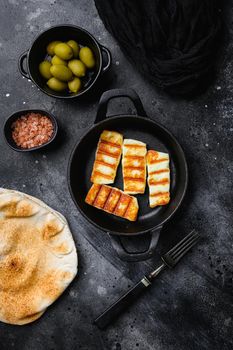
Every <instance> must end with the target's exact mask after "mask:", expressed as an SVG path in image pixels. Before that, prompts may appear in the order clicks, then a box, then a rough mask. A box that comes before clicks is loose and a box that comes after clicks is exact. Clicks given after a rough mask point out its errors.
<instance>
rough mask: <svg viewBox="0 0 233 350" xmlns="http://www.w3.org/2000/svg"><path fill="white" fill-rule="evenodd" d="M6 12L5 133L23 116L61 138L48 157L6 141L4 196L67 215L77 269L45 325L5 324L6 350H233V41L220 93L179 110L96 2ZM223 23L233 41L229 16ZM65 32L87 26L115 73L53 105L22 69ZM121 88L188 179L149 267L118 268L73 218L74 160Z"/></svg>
mask: <svg viewBox="0 0 233 350" xmlns="http://www.w3.org/2000/svg"><path fill="white" fill-rule="evenodd" d="M0 4H1V12H0V77H1V87H0V89H1V90H0V96H1V99H0V108H1V117H0V127H1V129H2V126H3V123H4V120H5V118H6V117H7V116H8V115H9V114H11V113H13V112H14V111H15V110H18V109H23V108H27V107H28V108H42V109H43V108H44V109H47V110H49V111H51V112H53V113H54V114H55V115H56V116H57V118H58V121H59V125H60V127H61V130H62V142H61V143H60V144H59V145H58V147H57V149H56V150H48V151H44V152H41V153H29V154H20V153H16V152H14V151H12V150H11V149H9V148H8V146H7V145H6V144H5V142H4V140H3V138H2V137H1V138H0V147H1V148H0V150H1V152H0V178H1V186H3V187H6V188H12V189H17V190H20V191H25V192H26V193H29V194H31V195H34V196H37V197H38V198H40V199H42V200H44V201H45V202H46V203H48V204H49V205H51V206H52V207H53V208H55V209H57V210H59V211H61V212H62V213H63V214H64V215H65V216H66V217H67V219H68V220H69V222H70V225H71V228H72V231H73V235H74V238H75V242H76V245H77V248H78V250H79V259H80V260H79V261H80V267H79V276H78V277H77V278H76V279H75V281H74V282H73V283H72V285H71V287H70V288H69V289H68V290H67V291H66V292H65V293H64V295H63V296H62V297H61V298H60V299H59V300H58V301H57V302H56V303H55V304H54V305H53V306H51V307H50V308H49V309H48V311H47V312H46V313H45V315H44V316H43V317H41V319H39V320H38V321H36V322H35V323H33V324H31V325H27V326H23V327H17V326H10V325H6V324H3V323H1V324H0V349H1V350H8V349H20V350H30V349H35V350H42V349H43V350H44V349H48V350H49V349H51V350H52V349H56V350H57V349H58V350H60V349H88V350H94V349H98V350H99V349H100V350H102V349H104V350H105V349H106V350H111V349H114V350H120V349H122V350H131V349H140V350H152V349H153V350H154V349H156V350H173V349H180V350H186V349H192V350H199V349H211V350H212V349H216V350H220V349H221V350H230V349H232V348H233V340H232V333H233V332H232V331H233V327H232V326H233V320H232V318H233V305H232V300H233V298H232V287H233V282H232V278H233V266H232V265H233V264H232V248H233V235H232V184H231V182H232V172H233V163H232V150H233V147H232V135H233V125H232V113H233V97H232V92H233V83H232V81H233V80H232V76H233V61H232V57H233V41H232V40H230V43H229V46H228V49H225V52H224V60H223V63H222V65H221V67H220V70H219V72H218V76H217V79H216V81H215V84H214V85H213V86H211V87H210V88H209V90H208V91H207V92H206V93H205V94H204V95H202V96H201V97H199V98H196V99H194V100H192V101H185V100H177V99H174V98H170V97H168V96H166V95H164V94H162V93H161V92H158V91H156V90H155V89H154V88H153V87H152V86H151V85H149V84H148V83H147V82H146V81H145V80H144V79H143V77H142V76H140V75H139V74H138V73H137V72H136V71H135V70H134V68H133V67H131V66H130V64H129V63H128V62H127V60H126V59H125V57H124V56H123V55H122V53H121V51H120V49H119V47H118V45H117V44H116V43H115V41H114V40H113V38H111V36H110V35H109V34H108V33H107V32H106V30H105V28H104V27H103V25H102V23H101V21H100V19H99V17H98V14H97V11H96V9H95V7H94V3H93V1H91V0H85V1H84V0H77V1H71V0H70V1H68V0H67V1H61V0H59V1H55V0H38V1H37V0H31V1H23V0H8V1H6V0H1V1H0ZM227 12H228V18H229V20H228V25H229V31H230V36H232V31H233V25H232V23H231V18H232V15H233V6H232V5H231V6H229V10H228V11H227ZM60 23H73V24H77V25H80V26H83V27H84V28H86V29H87V30H89V31H90V32H91V33H93V34H94V35H95V36H96V38H97V39H98V40H99V42H100V43H102V44H104V45H106V46H107V47H108V48H109V49H110V50H111V52H112V56H113V64H112V69H111V72H109V73H108V74H107V75H106V76H104V77H103V79H102V84H101V87H100V86H99V90H98V91H97V92H95V94H94V95H93V96H92V97H91V98H88V99H84V100H82V101H79V100H78V101H76V102H75V101H73V102H69V101H60V100H55V99H52V98H50V97H48V96H46V95H44V94H43V93H42V92H40V91H38V90H37V88H36V87H35V86H33V85H32V83H31V82H29V81H27V80H26V79H23V78H22V77H21V76H20V74H19V72H18V70H17V58H18V56H19V55H20V54H21V53H22V52H23V51H24V50H26V49H28V48H29V46H30V43H31V42H32V40H33V38H34V37H35V36H36V35H37V34H38V33H39V32H41V31H43V30H45V29H46V28H48V27H50V26H51V25H54V24H60ZM116 87H132V88H134V89H135V90H136V91H137V92H138V94H139V95H140V97H141V99H142V102H143V104H144V106H145V110H146V112H147V113H148V115H149V116H150V117H151V118H153V119H155V120H157V121H159V122H161V123H162V124H164V125H165V126H166V127H167V128H168V129H170V130H171V131H172V132H173V133H174V134H175V135H176V137H177V138H178V140H179V141H180V143H181V144H182V146H183V148H184V150H185V153H186V156H187V160H188V164H189V170H190V184H189V189H188V194H187V196H186V199H185V203H184V206H183V209H182V210H181V211H180V213H179V214H178V215H176V217H175V218H174V219H173V222H171V223H170V224H169V225H168V226H167V227H166V228H164V230H163V233H162V236H161V239H160V241H159V245H158V248H157V250H156V254H155V256H154V257H153V259H151V260H149V261H147V262H141V263H125V262H122V261H120V260H119V259H118V258H117V257H116V254H115V252H114V251H113V250H112V248H111V246H110V243H109V240H108V237H106V236H105V234H104V233H102V232H97V230H96V229H95V228H93V227H91V226H90V224H88V223H87V222H86V221H85V220H84V219H83V218H82V217H81V215H80V214H79V212H78V211H77V210H76V208H75V206H74V204H73V202H72V200H71V197H70V194H69V192H68V187H67V180H66V170H67V163H68V156H69V154H70V152H71V149H72V148H73V146H74V144H75V142H76V141H77V140H78V139H79V137H80V136H81V134H82V133H83V132H84V130H85V128H87V127H88V126H91V125H92V123H93V121H94V118H95V113H96V108H97V104H98V99H99V97H100V95H101V90H102V91H103V90H106V89H110V88H116ZM131 108H132V106H131V105H130V103H129V102H128V101H127V100H122V101H118V102H114V104H112V105H111V106H110V114H113V113H119V112H125V111H127V112H128V111H130V110H131ZM193 227H195V228H196V229H198V230H199V231H200V233H201V234H202V236H203V237H204V239H203V240H202V242H201V243H200V244H199V245H198V247H196V248H195V249H194V250H193V252H192V254H190V255H189V256H187V258H186V259H185V260H183V263H181V264H180V265H179V266H177V268H176V269H175V270H174V271H168V272H165V273H164V274H163V275H161V277H160V278H159V279H157V281H155V283H154V285H153V286H152V288H151V290H150V291H148V292H147V294H146V295H144V296H143V297H142V298H141V300H140V301H138V303H137V304H136V305H134V306H133V307H132V309H131V310H130V311H129V312H127V313H126V314H125V315H124V316H123V317H121V318H120V319H119V320H118V321H117V322H116V323H115V324H114V325H112V326H111V327H110V328H109V329H108V330H107V331H104V332H101V331H99V330H98V329H97V328H96V327H94V326H93V325H92V324H91V322H92V320H93V319H94V317H95V316H97V315H98V314H99V313H100V312H101V311H102V310H103V309H104V308H105V307H106V306H107V305H109V302H110V301H113V300H114V299H115V298H116V297H117V296H119V295H120V294H121V293H122V291H125V290H126V289H127V288H128V286H129V285H132V283H133V282H135V281H137V280H138V279H139V278H140V277H141V276H142V275H143V274H144V273H145V272H148V271H149V270H150V269H151V267H153V266H154V265H155V262H157V261H158V258H159V253H160V252H164V251H165V250H166V248H168V247H170V246H171V244H172V243H174V242H176V241H177V240H178V239H179V238H180V237H181V236H182V235H184V234H185V233H187V232H188V231H189V230H190V229H191V228H193Z"/></svg>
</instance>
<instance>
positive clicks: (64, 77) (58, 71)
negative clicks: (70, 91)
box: [50, 64, 73, 81]
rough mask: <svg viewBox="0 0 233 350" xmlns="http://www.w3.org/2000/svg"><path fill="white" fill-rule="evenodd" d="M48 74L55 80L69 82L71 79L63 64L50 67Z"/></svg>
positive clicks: (71, 75) (68, 70) (69, 71)
mask: <svg viewBox="0 0 233 350" xmlns="http://www.w3.org/2000/svg"><path fill="white" fill-rule="evenodd" d="M50 72H51V74H52V75H53V76H54V77H55V78H57V79H59V80H61V81H69V80H71V79H72V78H73V74H72V72H71V70H70V69H69V68H67V67H66V66H64V65H63V64H55V65H54V66H51V68H50Z"/></svg>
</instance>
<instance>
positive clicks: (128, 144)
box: [122, 139, 146, 194]
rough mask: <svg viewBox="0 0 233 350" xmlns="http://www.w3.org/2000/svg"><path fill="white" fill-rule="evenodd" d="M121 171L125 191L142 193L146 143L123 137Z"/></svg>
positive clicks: (144, 183) (144, 185) (144, 184)
mask: <svg viewBox="0 0 233 350" xmlns="http://www.w3.org/2000/svg"><path fill="white" fill-rule="evenodd" d="M122 171H123V182H124V191H125V192H126V193H131V194H137V193H144V192H145V188H146V144H145V143H144V142H141V141H137V140H132V139H125V140H124V142H123V156H122Z"/></svg>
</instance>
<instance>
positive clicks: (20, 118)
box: [3, 109, 58, 152]
mask: <svg viewBox="0 0 233 350" xmlns="http://www.w3.org/2000/svg"><path fill="white" fill-rule="evenodd" d="M57 131H58V124H57V121H56V119H55V117H54V116H53V115H52V114H51V113H49V112H47V111H44V110H40V109H30V110H21V111H18V112H15V113H14V114H12V115H11V116H10V117H8V118H7V120H6V122H5V124H4V128H3V132H4V136H5V141H6V143H7V144H8V146H9V147H11V148H12V149H13V150H14V151H18V152H28V151H35V150H38V149H41V148H44V147H47V146H48V145H50V144H51V143H52V142H53V141H54V139H55V137H56V136H57Z"/></svg>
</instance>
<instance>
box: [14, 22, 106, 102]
mask: <svg viewBox="0 0 233 350" xmlns="http://www.w3.org/2000/svg"><path fill="white" fill-rule="evenodd" d="M90 55H91V56H90ZM103 55H105V56H106V59H105V60H103ZM110 64H111V54H110V51H109V50H108V49H107V48H105V47H104V46H102V45H100V44H99V43H98V42H97V40H96V39H95V38H94V36H93V35H91V34H90V33H89V32H88V31H86V30H85V29H83V28H81V27H78V26H74V25H59V26H55V27H51V28H50V29H48V30H46V31H45V32H43V33H41V34H40V35H39V36H38V37H37V38H36V39H35V41H34V42H33V44H32V46H31V48H30V49H29V50H28V51H26V52H24V53H23V54H22V55H21V56H20V58H19V64H18V66H19V70H20V73H21V74H22V75H23V76H24V77H26V78H27V79H31V80H32V81H33V82H34V83H35V85H37V87H38V88H39V89H40V90H42V91H43V92H44V93H46V94H47V95H49V96H52V97H56V98H64V99H67V98H77V97H80V96H82V95H83V94H85V93H87V92H88V91H90V90H91V89H92V87H93V86H94V85H95V83H96V82H97V80H98V79H99V78H100V77H101V75H102V73H104V72H106V71H107V70H108V68H109V67H110ZM83 65H84V68H83ZM61 66H63V67H61ZM70 72H71V73H72V75H71V73H70Z"/></svg>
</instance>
